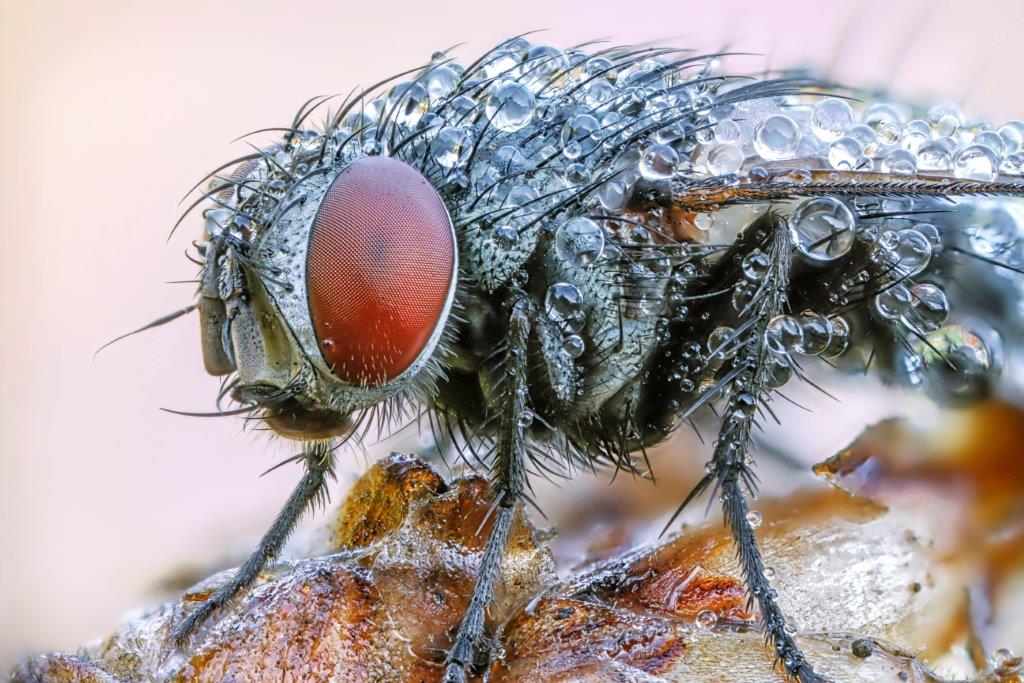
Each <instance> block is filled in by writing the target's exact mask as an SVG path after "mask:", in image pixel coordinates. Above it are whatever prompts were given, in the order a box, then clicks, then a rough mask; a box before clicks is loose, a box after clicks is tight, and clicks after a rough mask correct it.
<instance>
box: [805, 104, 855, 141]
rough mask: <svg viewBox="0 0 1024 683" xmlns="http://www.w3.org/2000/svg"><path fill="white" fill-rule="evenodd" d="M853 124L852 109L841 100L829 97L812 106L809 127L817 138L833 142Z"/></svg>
mask: <svg viewBox="0 0 1024 683" xmlns="http://www.w3.org/2000/svg"><path fill="white" fill-rule="evenodd" d="M852 125H853V109H851V108H850V105H848V104H847V103H846V102H844V101H843V100H837V99H835V98H829V99H827V100H822V101H821V102H819V103H818V104H817V105H815V107H814V113H813V114H811V128H812V129H813V130H814V134H815V135H817V136H818V139H819V140H822V141H824V142H833V141H835V140H837V139H839V138H840V137H842V135H843V133H845V132H846V130H847V129H848V128H849V127H850V126H852Z"/></svg>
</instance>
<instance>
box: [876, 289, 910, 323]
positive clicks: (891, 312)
mask: <svg viewBox="0 0 1024 683" xmlns="http://www.w3.org/2000/svg"><path fill="white" fill-rule="evenodd" d="M909 309H910V290H909V289H907V287H906V285H903V284H900V283H897V284H894V285H890V286H889V287H887V288H886V289H885V290H884V291H882V292H880V293H879V294H878V295H877V296H875V311H876V312H877V313H878V315H880V316H881V317H882V318H885V319H887V320H895V319H896V318H899V317H900V316H901V315H903V314H904V313H906V312H907V311H908V310H909Z"/></svg>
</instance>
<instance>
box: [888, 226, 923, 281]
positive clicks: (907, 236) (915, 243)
mask: <svg viewBox="0 0 1024 683" xmlns="http://www.w3.org/2000/svg"><path fill="white" fill-rule="evenodd" d="M892 255H893V259H894V263H895V265H896V268H897V269H898V271H899V273H900V274H901V275H902V276H904V277H911V276H914V275H917V274H918V273H920V272H921V271H923V270H924V269H925V268H927V267H928V262H929V261H931V258H932V244H931V242H929V241H928V238H926V237H925V236H924V235H922V234H921V233H919V232H918V231H917V230H914V229H913V228H907V229H906V230H900V231H899V232H898V233H897V234H896V246H895V247H894V248H893V250H892Z"/></svg>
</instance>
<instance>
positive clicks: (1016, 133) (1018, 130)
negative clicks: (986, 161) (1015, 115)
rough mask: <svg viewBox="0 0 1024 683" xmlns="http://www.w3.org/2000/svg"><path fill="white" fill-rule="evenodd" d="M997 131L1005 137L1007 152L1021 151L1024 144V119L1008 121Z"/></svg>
mask: <svg viewBox="0 0 1024 683" xmlns="http://www.w3.org/2000/svg"><path fill="white" fill-rule="evenodd" d="M996 133H997V134H998V135H999V137H1001V138H1002V139H1003V151H1004V153H1005V154H1013V153H1015V152H1019V151H1020V148H1021V146H1024V121H1008V122H1006V123H1005V124H1003V125H1002V126H1000V127H999V130H997V131H996Z"/></svg>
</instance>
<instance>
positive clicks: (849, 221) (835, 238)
mask: <svg viewBox="0 0 1024 683" xmlns="http://www.w3.org/2000/svg"><path fill="white" fill-rule="evenodd" d="M856 232H857V225H856V220H855V219H854V216H853V212H852V211H850V209H849V207H847V206H846V204H844V203H843V202H841V201H839V200H838V199H833V198H832V197H817V198H814V199H807V200H804V201H803V202H801V203H800V205H799V206H797V208H796V211H794V212H793V216H792V217H791V218H790V219H789V234H790V239H791V241H792V242H793V245H794V246H795V247H796V248H797V250H798V251H799V252H800V253H801V254H803V255H804V256H806V257H807V258H809V259H811V260H812V261H819V262H827V261H834V260H836V259H838V258H840V257H842V256H845V255H846V254H847V253H848V252H849V251H850V248H851V247H852V246H853V243H854V239H855V237H856Z"/></svg>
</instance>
